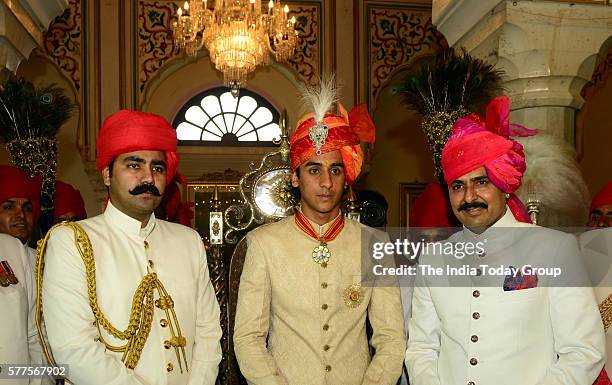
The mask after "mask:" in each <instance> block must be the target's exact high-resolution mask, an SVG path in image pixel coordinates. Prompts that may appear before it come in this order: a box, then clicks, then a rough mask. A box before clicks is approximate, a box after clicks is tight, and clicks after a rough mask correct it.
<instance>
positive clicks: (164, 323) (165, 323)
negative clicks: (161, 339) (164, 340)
mask: <svg viewBox="0 0 612 385" xmlns="http://www.w3.org/2000/svg"><path fill="white" fill-rule="evenodd" d="M159 324H160V325H161V327H163V328H165V327H166V326H168V321H167V320H165V319H163V318H162V319H160V320H159Z"/></svg>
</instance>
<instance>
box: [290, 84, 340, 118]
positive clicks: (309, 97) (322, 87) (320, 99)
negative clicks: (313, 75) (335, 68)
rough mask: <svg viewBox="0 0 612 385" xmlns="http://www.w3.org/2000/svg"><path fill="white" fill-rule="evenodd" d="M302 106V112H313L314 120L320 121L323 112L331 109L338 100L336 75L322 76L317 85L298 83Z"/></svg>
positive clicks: (323, 114)
mask: <svg viewBox="0 0 612 385" xmlns="http://www.w3.org/2000/svg"><path fill="white" fill-rule="evenodd" d="M298 90H299V92H300V94H301V102H302V108H303V109H304V112H314V116H315V121H317V122H320V121H322V120H323V118H324V117H325V114H326V113H327V112H329V111H331V110H332V109H333V108H334V106H335V105H336V103H337V102H338V100H339V99H338V86H337V85H336V76H335V75H334V74H331V75H329V76H327V77H326V76H323V78H321V79H320V81H319V85H318V86H310V85H308V84H303V83H301V84H299V85H298Z"/></svg>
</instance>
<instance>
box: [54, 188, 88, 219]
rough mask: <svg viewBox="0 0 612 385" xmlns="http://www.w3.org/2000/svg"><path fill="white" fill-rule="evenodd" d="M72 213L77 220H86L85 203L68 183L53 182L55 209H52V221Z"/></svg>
mask: <svg viewBox="0 0 612 385" xmlns="http://www.w3.org/2000/svg"><path fill="white" fill-rule="evenodd" d="M71 211H73V212H74V213H75V214H76V216H77V217H79V220H82V219H85V218H87V211H86V210H85V202H84V201H83V197H82V196H81V192H80V191H79V190H77V189H75V188H74V187H72V186H71V185H69V184H68V183H64V182H62V181H61V180H57V181H55V207H54V209H53V220H54V221H57V219H58V218H59V217H61V216H62V215H64V214H67V213H69V212H71Z"/></svg>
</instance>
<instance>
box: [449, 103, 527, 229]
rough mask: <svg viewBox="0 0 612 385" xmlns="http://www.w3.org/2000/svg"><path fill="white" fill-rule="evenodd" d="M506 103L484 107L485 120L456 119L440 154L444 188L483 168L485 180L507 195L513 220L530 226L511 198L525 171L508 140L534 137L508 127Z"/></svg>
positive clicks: (520, 205)
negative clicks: (485, 111) (516, 137)
mask: <svg viewBox="0 0 612 385" xmlns="http://www.w3.org/2000/svg"><path fill="white" fill-rule="evenodd" d="M509 117H510V100H509V99H508V97H506V96H501V97H497V98H495V99H493V100H492V101H491V102H490V103H489V105H488V106H487V115H486V120H485V121H484V122H483V121H482V119H481V118H480V117H479V116H478V115H476V114H470V115H468V116H466V117H465V118H462V119H458V120H457V121H456V122H455V124H454V125H453V132H452V134H451V136H450V138H449V139H448V142H447V143H446V145H445V146H444V149H443V150H442V170H443V171H444V180H445V181H446V183H447V184H448V185H450V184H451V183H452V182H454V181H455V180H457V179H458V178H459V177H461V176H463V175H465V174H467V173H469V172H471V171H473V170H475V169H477V168H479V167H484V168H485V170H486V172H487V176H488V178H489V180H490V181H491V182H492V183H493V184H494V185H495V186H496V187H497V188H499V189H500V190H502V191H504V192H505V193H508V194H510V198H509V199H508V207H509V208H510V210H511V211H512V213H513V214H514V217H515V218H516V219H517V220H519V221H522V222H531V220H530V218H529V214H528V213H527V210H526V209H525V206H524V205H523V203H522V202H521V201H520V200H519V198H518V197H517V196H516V195H515V194H514V192H515V191H516V190H517V189H518V188H519V187H520V186H521V181H522V178H523V173H524V172H525V169H526V168H527V166H526V164H525V153H524V152H523V146H522V145H521V144H520V143H519V142H517V141H515V140H512V139H510V136H519V137H526V136H531V135H535V134H536V133H537V130H531V129H529V128H526V127H523V126H521V125H519V124H511V123H510V122H509Z"/></svg>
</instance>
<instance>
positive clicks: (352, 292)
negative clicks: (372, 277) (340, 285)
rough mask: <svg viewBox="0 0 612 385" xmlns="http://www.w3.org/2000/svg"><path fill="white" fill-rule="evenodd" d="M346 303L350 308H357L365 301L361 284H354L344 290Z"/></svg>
mask: <svg viewBox="0 0 612 385" xmlns="http://www.w3.org/2000/svg"><path fill="white" fill-rule="evenodd" d="M343 298H344V303H345V305H346V306H348V307H350V308H353V309H354V308H356V307H357V306H359V305H361V302H362V301H363V289H362V288H361V285H359V284H352V285H350V286H348V287H347V288H346V289H344V295H343Z"/></svg>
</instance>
